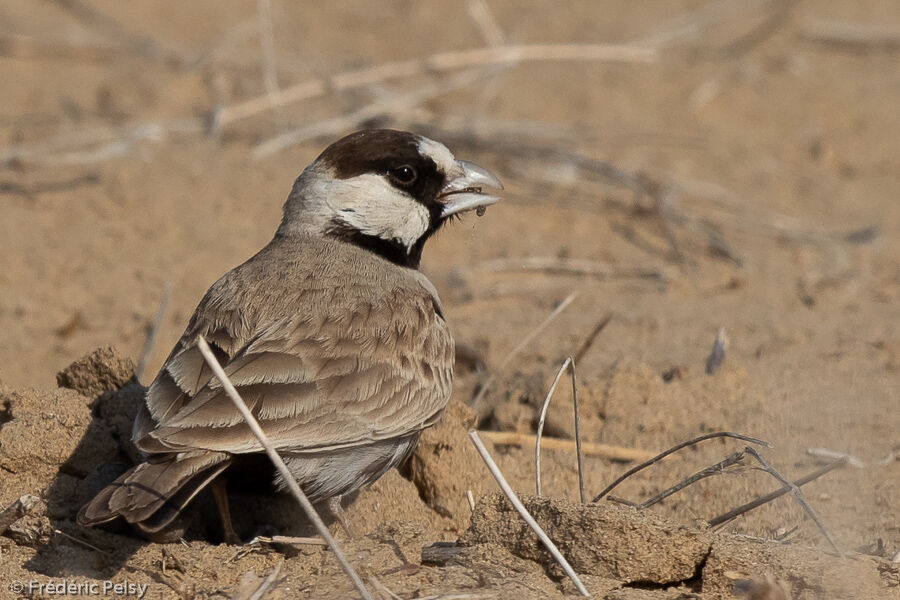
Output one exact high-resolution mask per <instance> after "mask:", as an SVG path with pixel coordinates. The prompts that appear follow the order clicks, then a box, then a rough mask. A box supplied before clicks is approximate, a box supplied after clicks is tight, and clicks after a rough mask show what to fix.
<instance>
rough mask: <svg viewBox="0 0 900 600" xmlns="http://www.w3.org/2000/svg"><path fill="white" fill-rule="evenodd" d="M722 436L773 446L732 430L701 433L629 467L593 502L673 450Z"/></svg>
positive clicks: (594, 500) (767, 446)
mask: <svg viewBox="0 0 900 600" xmlns="http://www.w3.org/2000/svg"><path fill="white" fill-rule="evenodd" d="M720 437H727V438H734V439H736V440H742V441H744V442H750V443H751V444H758V445H760V446H765V447H766V448H771V447H772V445H771V444H770V443H769V442H764V441H762V440H758V439H756V438H752V437H750V436H746V435H742V434H740V433H732V432H730V431H718V432H716V433H707V434H706V435H701V436H700V437H696V438H694V439H692V440H688V441H686V442H681V443H680V444H676V445H674V446H672V447H671V448H669V449H668V450H666V451H665V452H661V453H659V454H657V455H656V456H654V457H653V458H651V459H650V460H648V461H646V462H642V463H641V464H639V465H637V466H636V467H633V468H631V469H628V470H627V471H625V473H623V474H622V475H620V476H619V477H618V478H616V480H615V481H613V482H612V483H611V484H609V485H608V486H606V489H604V490H603V491H602V492H600V493H599V494H597V496H596V497H595V498H594V499H593V500H591V502H599V501H600V500H601V499H602V498H603V496H605V495H607V494H608V493H610V492H611V491H613V490H614V489H615V488H616V487H617V486H618V485H619V484H620V483H622V482H623V481H625V480H626V479H628V478H629V477H631V476H632V475H634V474H635V473H637V472H638V471H642V470H644V469H646V468H647V467H649V466H650V465H653V464H655V463H658V462H659V461H661V460H662V459H664V458H665V457H667V456H668V455H670V454H672V453H673V452H678V451H679V450H681V449H682V448H686V447H688V446H693V445H694V444H698V443H700V442H702V441H705V440H710V439H713V438H720Z"/></svg>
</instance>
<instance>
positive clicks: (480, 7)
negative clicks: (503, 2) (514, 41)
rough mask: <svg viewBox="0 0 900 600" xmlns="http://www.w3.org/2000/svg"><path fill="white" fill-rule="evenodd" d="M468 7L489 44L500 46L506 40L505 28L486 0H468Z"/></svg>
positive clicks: (473, 19) (470, 14) (482, 35)
mask: <svg viewBox="0 0 900 600" xmlns="http://www.w3.org/2000/svg"><path fill="white" fill-rule="evenodd" d="M466 9H467V10H468V13H469V16H470V17H471V18H472V21H473V22H474V23H475V26H476V27H478V32H479V33H480V34H481V37H482V38H483V39H484V42H485V43H486V44H487V45H488V46H500V45H502V44H503V43H504V42H505V41H506V36H505V35H503V29H501V28H500V24H499V23H498V22H497V18H496V17H495V16H494V13H493V12H492V11H491V7H490V6H488V4H487V2H485V0H468V2H466Z"/></svg>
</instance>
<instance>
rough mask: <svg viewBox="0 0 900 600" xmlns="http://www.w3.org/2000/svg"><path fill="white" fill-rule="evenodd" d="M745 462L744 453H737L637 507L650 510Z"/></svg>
mask: <svg viewBox="0 0 900 600" xmlns="http://www.w3.org/2000/svg"><path fill="white" fill-rule="evenodd" d="M743 460H744V452H735V453H733V454H731V455H730V456H728V457H727V458H725V459H724V460H721V461H719V462H717V463H716V464H714V465H710V466H708V467H706V468H705V469H702V470H700V471H697V472H696V473H694V474H693V475H691V476H690V477H687V478H685V479H682V480H681V481H679V482H678V483H676V484H675V485H673V486H672V487H670V488H669V489H667V490H663V491H662V492H660V493H658V494H657V495H655V496H653V497H652V498H650V499H649V500H647V501H645V502H641V503H640V504H637V505H636V507H637V508H638V509H640V510H644V509H645V508H650V507H651V506H653V505H654V504H656V503H657V502H662V501H663V500H665V499H666V498H668V497H669V496H671V495H672V494H675V493H677V492H680V491H681V490H683V489H684V488H686V487H688V486H689V485H693V484H695V483H697V482H698V481H700V480H701V479H706V478H707V477H712V476H713V475H721V474H722V473H724V472H725V469H727V468H728V467H731V466H734V465H738V464H741V462H742V461H743Z"/></svg>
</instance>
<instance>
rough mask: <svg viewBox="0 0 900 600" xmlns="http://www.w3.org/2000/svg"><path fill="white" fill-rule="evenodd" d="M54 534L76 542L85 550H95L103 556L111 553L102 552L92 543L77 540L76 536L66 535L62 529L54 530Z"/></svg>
mask: <svg viewBox="0 0 900 600" xmlns="http://www.w3.org/2000/svg"><path fill="white" fill-rule="evenodd" d="M53 533H55V534H58V535H61V536H63V537H64V538H66V539H67V540H71V541H73V542H75V543H76V544H79V545H81V546H84V547H85V548H90V549H91V550H93V551H94V552H99V553H101V554H109V552H107V551H106V550H102V549H100V548H98V547H97V546H95V545H93V544H92V543H90V542H86V541H85V540H82V539H79V538H77V537H75V536H73V535H69V534H68V533H66V532H65V531H62V530H61V529H54V530H53Z"/></svg>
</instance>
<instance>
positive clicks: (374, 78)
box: [213, 44, 656, 131]
mask: <svg viewBox="0 0 900 600" xmlns="http://www.w3.org/2000/svg"><path fill="white" fill-rule="evenodd" d="M655 60H656V53H655V52H654V51H653V50H652V49H649V48H641V47H638V46H631V45H617V44H533V45H528V44H524V45H511V46H492V47H487V48H475V49H470V50H455V51H450V52H439V53H437V54H432V55H431V56H426V57H425V58H421V59H415V60H404V61H397V62H390V63H384V64H381V65H375V66H371V67H365V68H362V69H355V70H352V71H345V72H343V73H337V74H335V75H331V76H329V77H324V78H320V79H313V80H310V81H304V82H302V83H298V84H296V85H293V86H290V87H287V88H284V89H282V90H279V91H278V93H277V94H276V95H275V96H270V95H268V94H267V95H265V96H260V97H257V98H253V99H250V100H246V101H244V102H240V103H238V104H232V105H231V106H224V107H221V108H219V109H218V110H217V111H216V113H215V114H214V115H213V129H214V130H215V131H222V130H224V129H225V128H227V127H228V126H230V125H232V124H233V123H236V122H237V121H240V120H243V119H246V118H249V117H252V116H255V115H258V114H261V113H264V112H267V111H269V110H272V109H274V108H278V107H282V106H286V105H288V104H294V103H296V102H300V101H301V100H309V99H311V98H317V97H320V96H324V95H326V94H328V93H332V92H343V91H346V90H350V89H354V88H359V87H365V86H369V85H372V84H376V83H384V82H385V81H390V80H392V79H400V78H409V77H414V76H417V75H427V74H435V73H444V72H447V71H455V70H458V69H468V68H471V67H488V66H503V65H506V66H508V65H512V64H516V63H521V62H540V61H590V62H631V63H651V62H654V61H655Z"/></svg>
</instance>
